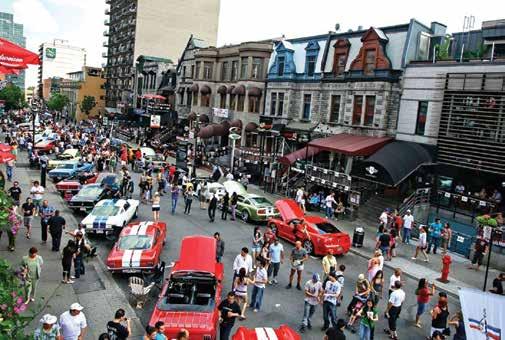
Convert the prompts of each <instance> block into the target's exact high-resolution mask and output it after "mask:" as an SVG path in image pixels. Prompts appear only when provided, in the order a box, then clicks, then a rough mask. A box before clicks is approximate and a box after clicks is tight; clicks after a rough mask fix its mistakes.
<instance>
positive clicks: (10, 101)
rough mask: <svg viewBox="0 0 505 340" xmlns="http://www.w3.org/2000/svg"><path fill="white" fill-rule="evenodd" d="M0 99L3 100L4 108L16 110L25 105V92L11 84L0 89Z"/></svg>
mask: <svg viewBox="0 0 505 340" xmlns="http://www.w3.org/2000/svg"><path fill="white" fill-rule="evenodd" d="M0 100H5V110H17V109H20V108H22V107H24V106H25V94H24V93H23V91H22V90H21V89H20V88H19V87H18V86H16V85H13V84H9V85H7V86H6V87H4V88H3V89H2V90H0Z"/></svg>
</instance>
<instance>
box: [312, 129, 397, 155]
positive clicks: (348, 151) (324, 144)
mask: <svg viewBox="0 0 505 340" xmlns="http://www.w3.org/2000/svg"><path fill="white" fill-rule="evenodd" d="M392 140H393V139H392V138H391V137H369V136H355V135H348V134H345V133H341V134H338V135H333V136H330V137H326V138H318V139H314V140H313V141H311V142H309V146H313V147H315V148H317V149H319V151H332V152H336V153H342V154H344V155H350V156H370V155H371V154H373V153H374V152H375V151H377V150H379V149H380V148H382V147H383V146H384V145H386V144H387V143H389V142H390V141H392Z"/></svg>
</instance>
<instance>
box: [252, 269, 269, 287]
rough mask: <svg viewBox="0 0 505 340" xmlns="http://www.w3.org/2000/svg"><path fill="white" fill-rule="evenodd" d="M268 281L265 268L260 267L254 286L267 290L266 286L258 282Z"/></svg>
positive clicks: (255, 276)
mask: <svg viewBox="0 0 505 340" xmlns="http://www.w3.org/2000/svg"><path fill="white" fill-rule="evenodd" d="M267 280H268V274H267V270H266V269H265V268H259V267H258V269H256V275H254V281H256V282H255V283H254V285H255V286H256V287H258V288H265V284H264V283H258V281H261V282H266V281H267Z"/></svg>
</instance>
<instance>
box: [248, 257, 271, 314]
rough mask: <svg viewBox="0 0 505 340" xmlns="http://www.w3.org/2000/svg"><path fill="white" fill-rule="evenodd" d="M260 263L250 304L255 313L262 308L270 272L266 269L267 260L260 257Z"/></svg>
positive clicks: (255, 275)
mask: <svg viewBox="0 0 505 340" xmlns="http://www.w3.org/2000/svg"><path fill="white" fill-rule="evenodd" d="M258 264H259V267H258V268H256V273H255V274H254V286H253V290H252V294H251V304H250V305H249V307H251V308H252V309H253V312H255V313H256V312H258V311H259V310H260V309H261V304H262V302H263V294H264V292H265V285H266V283H267V282H268V273H267V270H266V269H265V266H266V262H265V260H263V259H260V260H259V261H258Z"/></svg>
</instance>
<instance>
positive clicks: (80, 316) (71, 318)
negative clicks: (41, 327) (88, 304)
mask: <svg viewBox="0 0 505 340" xmlns="http://www.w3.org/2000/svg"><path fill="white" fill-rule="evenodd" d="M83 309H84V307H83V306H81V305H80V304H79V303H77V302H75V303H73V304H71V305H70V309H69V310H68V311H66V312H64V313H62V314H61V315H60V327H61V335H62V336H63V339H64V340H82V339H84V338H85V337H86V331H87V328H88V324H87V322H86V316H85V315H84V312H83V311H82V310H83Z"/></svg>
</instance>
